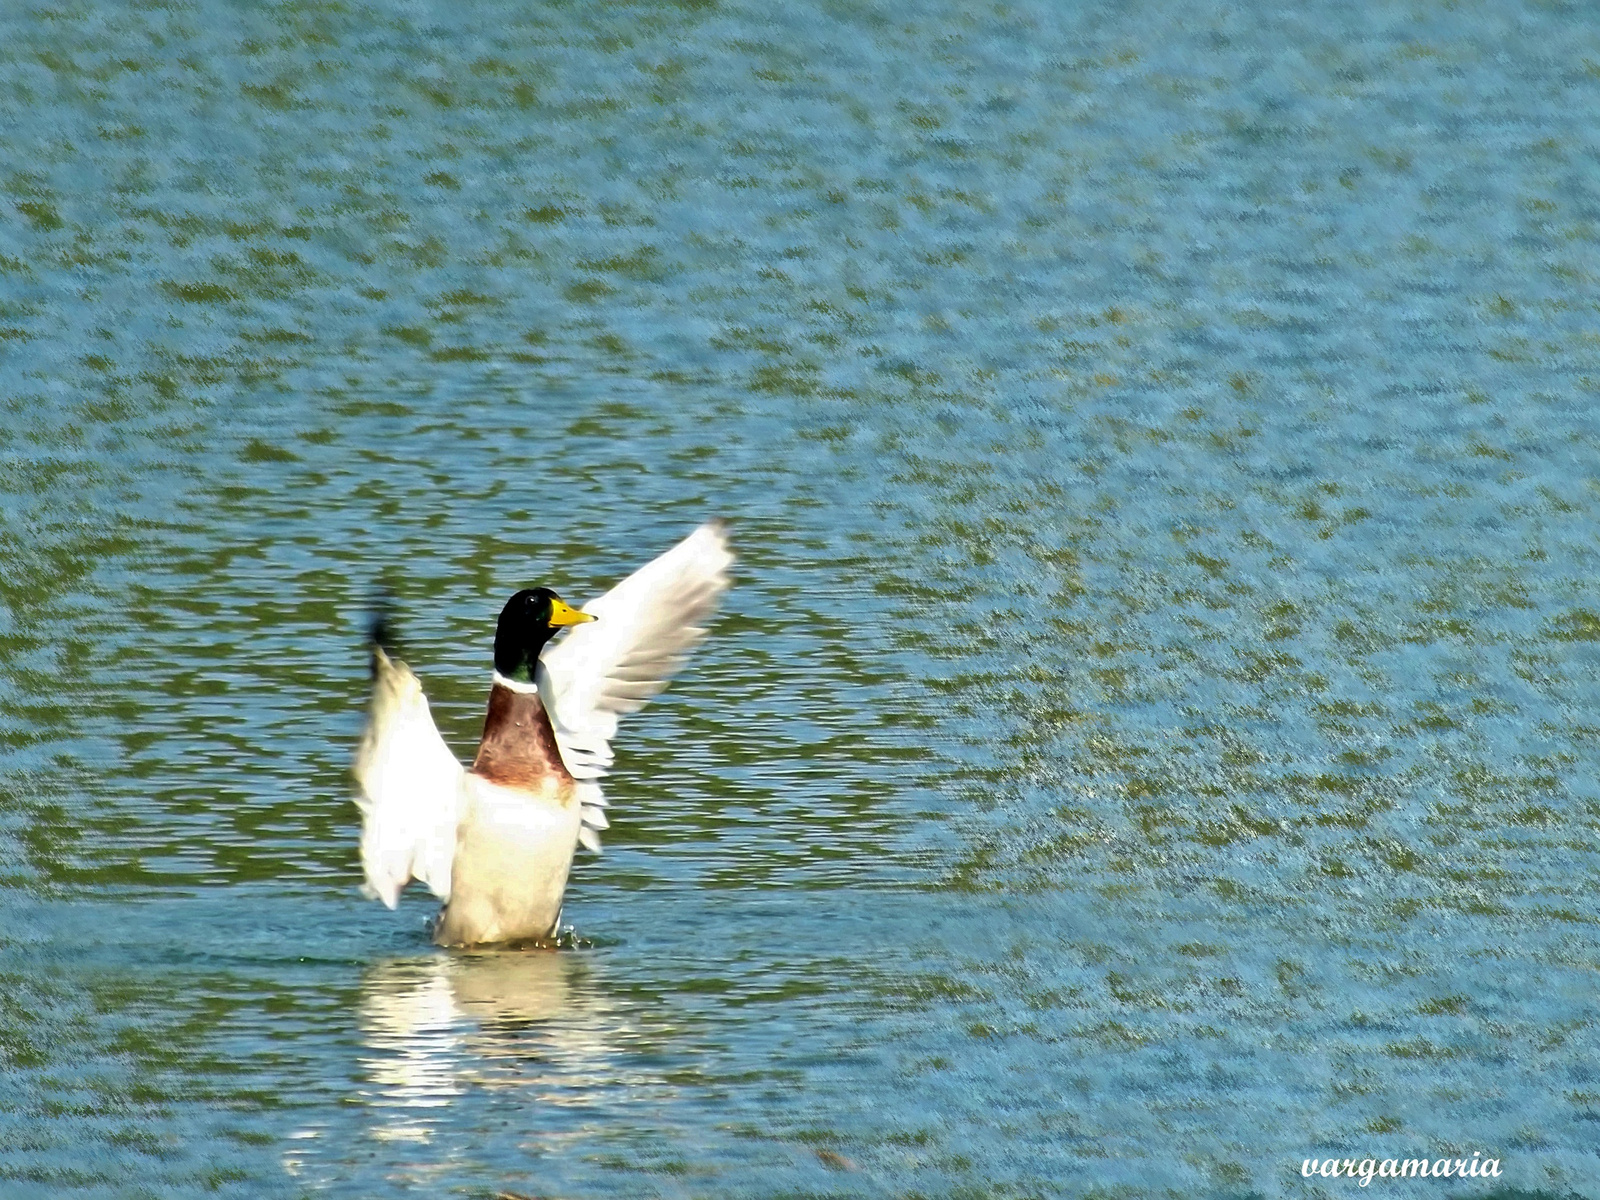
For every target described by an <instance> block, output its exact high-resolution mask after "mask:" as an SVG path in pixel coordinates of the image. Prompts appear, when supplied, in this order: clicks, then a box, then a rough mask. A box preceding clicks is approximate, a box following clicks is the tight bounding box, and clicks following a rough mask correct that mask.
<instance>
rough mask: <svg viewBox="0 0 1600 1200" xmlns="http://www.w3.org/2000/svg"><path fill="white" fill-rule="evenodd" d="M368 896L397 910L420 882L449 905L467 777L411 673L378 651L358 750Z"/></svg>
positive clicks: (375, 649) (374, 652)
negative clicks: (403, 894) (407, 892)
mask: <svg viewBox="0 0 1600 1200" xmlns="http://www.w3.org/2000/svg"><path fill="white" fill-rule="evenodd" d="M354 774H355V777H356V788H357V792H356V806H357V807H358V808H360V809H361V866H362V868H363V869H364V870H365V872H366V875H367V886H366V891H367V893H368V894H369V895H373V896H376V897H377V898H378V899H380V900H382V901H383V902H384V903H385V904H387V905H388V906H389V907H390V908H393V907H394V906H395V905H396V904H398V903H399V901H400V891H401V889H402V888H404V887H405V886H406V884H408V883H410V882H411V881H412V880H413V879H419V880H421V881H422V882H423V883H425V884H427V885H428V887H429V888H430V889H431V890H432V892H433V894H434V895H435V896H437V897H439V899H441V900H445V901H448V900H449V899H450V863H451V860H452V859H453V858H454V857H455V848H456V822H457V820H458V818H459V816H460V811H461V781H462V776H463V775H464V774H465V772H464V771H463V770H462V768H461V764H460V763H459V762H457V761H456V756H455V755H454V754H452V753H450V748H449V747H448V746H446V745H445V744H444V739H443V738H441V737H440V736H439V731H438V729H437V728H435V727H434V724H433V714H432V713H431V712H429V711H428V698H427V697H426V696H424V695H423V694H422V684H421V683H419V682H418V681H417V677H416V676H415V675H413V674H412V673H411V668H410V667H408V666H406V664H405V663H403V662H401V661H399V660H398V659H391V658H390V657H389V656H388V655H387V654H385V653H384V651H383V647H381V646H377V645H374V646H373V647H372V703H371V704H370V706H369V707H368V709H367V728H366V731H365V732H364V733H363V734H362V735H361V744H360V745H359V746H357V747H356V761H355V767H354Z"/></svg>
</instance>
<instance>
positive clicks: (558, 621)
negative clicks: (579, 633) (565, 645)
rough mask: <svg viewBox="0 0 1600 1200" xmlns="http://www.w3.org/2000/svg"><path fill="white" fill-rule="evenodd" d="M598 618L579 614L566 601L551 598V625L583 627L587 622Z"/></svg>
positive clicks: (582, 613) (588, 614)
mask: <svg viewBox="0 0 1600 1200" xmlns="http://www.w3.org/2000/svg"><path fill="white" fill-rule="evenodd" d="M595 619H596V618H595V617H594V616H593V614H591V613H586V612H579V611H578V610H577V609H575V608H573V607H572V605H570V604H568V603H567V602H566V601H565V600H558V599H556V598H555V597H554V596H552V597H550V624H551V625H582V624H583V623H584V622H585V621H593V620H595Z"/></svg>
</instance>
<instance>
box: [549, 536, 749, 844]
mask: <svg viewBox="0 0 1600 1200" xmlns="http://www.w3.org/2000/svg"><path fill="white" fill-rule="evenodd" d="M732 562H733V554H732V553H731V552H730V551H729V550H728V537H727V533H726V530H725V528H724V526H723V524H722V522H721V521H713V522H711V523H710V524H707V525H702V526H700V528H699V529H696V530H695V531H694V532H693V533H691V534H690V535H689V536H688V537H686V538H685V539H684V540H683V541H681V542H679V543H678V544H677V545H676V546H674V547H673V548H672V549H671V550H668V551H667V552H666V553H665V554H663V555H662V556H661V557H660V558H658V559H656V560H655V561H654V562H651V563H647V564H646V565H645V566H643V567H640V568H639V569H638V570H637V571H635V572H634V573H633V574H632V575H629V576H628V577H627V578H626V579H624V580H623V581H622V582H621V583H619V584H617V586H616V587H614V588H612V589H611V590H610V591H609V592H607V593H606V594H605V595H603V596H600V597H597V598H596V599H594V600H591V601H589V603H587V604H585V605H584V606H583V611H584V612H586V613H591V614H592V615H593V616H594V617H596V618H597V619H596V620H595V621H593V622H591V623H588V624H584V625H578V626H575V627H574V628H573V629H572V630H571V631H570V632H569V633H567V635H566V636H565V637H564V638H562V639H561V640H560V641H558V642H554V643H552V644H551V645H549V646H547V647H545V651H544V653H543V654H541V655H540V656H539V670H538V677H537V681H538V684H539V693H540V695H541V696H542V697H543V699H544V705H545V708H546V710H548V712H549V713H550V723H551V725H552V726H553V727H554V729H555V734H556V743H557V744H558V745H559V746H560V747H561V757H562V760H563V761H564V762H565V763H566V764H567V770H568V771H570V772H572V777H573V778H574V779H575V780H577V781H578V792H579V800H580V801H581V803H582V805H583V825H582V828H580V829H579V831H578V840H579V841H580V842H581V843H582V844H583V845H585V846H587V847H588V848H589V849H591V850H599V849H600V830H602V829H605V828H606V826H607V821H606V816H605V811H604V810H605V807H606V802H605V796H604V795H603V794H602V793H601V791H600V785H599V784H598V783H596V782H595V781H596V780H598V779H600V778H601V777H603V776H604V775H605V774H606V772H607V771H608V770H609V769H610V767H611V761H612V753H611V739H612V738H613V737H615V736H616V732H617V720H618V718H619V717H621V716H622V715H623V714H624V713H631V712H634V711H636V710H638V709H639V708H642V707H643V706H644V704H645V702H646V701H647V700H649V699H650V697H652V696H654V695H655V694H656V693H657V692H659V691H661V689H662V688H664V687H666V686H667V680H668V679H670V678H671V677H672V676H673V675H674V674H675V673H676V672H677V671H678V669H679V668H680V667H682V666H683V663H684V660H685V659H686V658H687V657H688V655H689V651H690V650H692V649H693V648H694V646H695V643H696V642H698V641H699V640H700V639H701V638H702V637H703V636H705V629H704V628H703V626H702V622H704V621H706V620H708V619H709V618H710V616H711V614H712V613H713V612H714V611H715V610H716V607H717V598H718V597H719V596H721V595H722V593H723V592H724V591H725V590H726V589H727V586H728V567H729V566H730V565H731V564H732Z"/></svg>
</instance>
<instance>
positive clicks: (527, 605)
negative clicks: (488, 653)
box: [494, 588, 595, 683]
mask: <svg viewBox="0 0 1600 1200" xmlns="http://www.w3.org/2000/svg"><path fill="white" fill-rule="evenodd" d="M594 619H595V618H594V617H592V616H591V615H589V614H588V613H586V612H579V611H578V610H577V609H575V608H573V607H572V605H570V604H568V603H567V602H566V601H565V600H563V599H562V598H561V597H560V596H558V595H556V594H555V593H554V592H552V591H551V590H550V589H549V588H524V589H523V590H522V591H520V592H518V593H517V594H516V595H515V596H513V597H511V599H509V600H507V601H506V606H505V607H504V608H503V609H501V610H500V624H499V626H498V627H497V628H496V629H495V631H494V669H495V670H496V671H498V672H500V674H502V675H504V676H505V677H506V678H507V679H515V680H517V681H518V682H519V683H532V682H533V665H534V664H535V663H536V662H538V661H539V651H541V650H543V649H544V644H545V643H546V642H548V641H549V640H550V639H551V638H553V637H554V636H555V635H556V632H557V631H558V630H560V629H561V628H562V627H563V626H566V625H581V624H583V623H584V622H585V621H592V620H594Z"/></svg>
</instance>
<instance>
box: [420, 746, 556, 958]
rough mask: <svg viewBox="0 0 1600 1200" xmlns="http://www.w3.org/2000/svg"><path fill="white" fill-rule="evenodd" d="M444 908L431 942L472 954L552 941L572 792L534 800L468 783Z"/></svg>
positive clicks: (476, 780)
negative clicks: (502, 945)
mask: <svg viewBox="0 0 1600 1200" xmlns="http://www.w3.org/2000/svg"><path fill="white" fill-rule="evenodd" d="M463 791H464V793H465V803H464V804H463V806H462V813H461V824H460V825H459V826H458V827H457V829H456V854H455V862H454V864H453V866H452V868H451V872H450V874H451V884H450V903H449V904H447V905H445V908H444V911H443V912H441V913H440V914H439V922H438V925H437V926H436V927H435V929H434V934H433V940H434V941H435V942H437V943H439V945H441V946H474V945H483V944H491V943H495V942H514V941H525V940H533V939H543V938H549V937H552V936H554V934H555V933H556V932H557V929H556V922H557V921H558V920H559V919H560V916H561V897H562V895H563V893H565V892H566V890H567V872H568V871H569V870H570V869H571V867H572V855H573V852H574V851H575V850H576V849H577V846H578V824H579V806H578V804H577V802H576V801H575V800H574V798H573V796H572V785H571V784H570V783H567V784H566V785H565V786H564V787H563V786H561V785H560V784H558V783H557V782H556V781H555V780H551V781H550V782H549V783H548V784H547V785H546V787H545V789H544V790H543V791H542V792H540V793H537V794H534V793H529V792H525V791H520V790H513V789H511V788H504V787H500V786H498V785H496V784H492V783H489V782H488V781H487V780H484V779H482V778H480V777H479V776H476V775H471V774H469V775H468V776H467V777H466V781H465V786H464V788H463Z"/></svg>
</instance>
